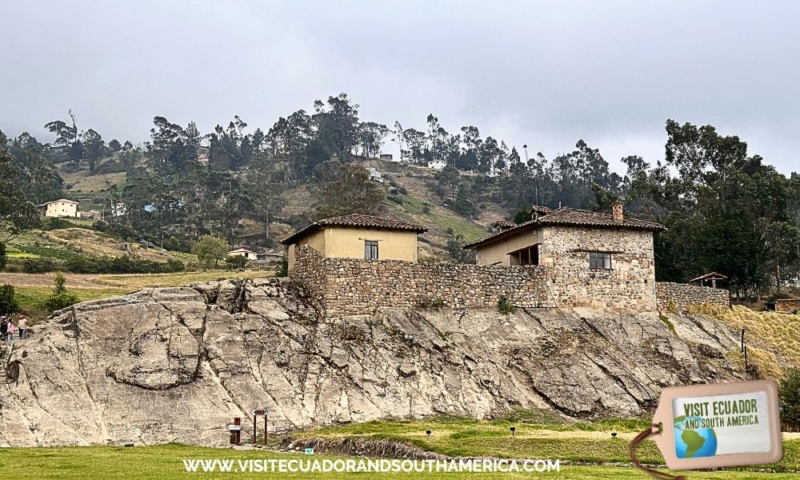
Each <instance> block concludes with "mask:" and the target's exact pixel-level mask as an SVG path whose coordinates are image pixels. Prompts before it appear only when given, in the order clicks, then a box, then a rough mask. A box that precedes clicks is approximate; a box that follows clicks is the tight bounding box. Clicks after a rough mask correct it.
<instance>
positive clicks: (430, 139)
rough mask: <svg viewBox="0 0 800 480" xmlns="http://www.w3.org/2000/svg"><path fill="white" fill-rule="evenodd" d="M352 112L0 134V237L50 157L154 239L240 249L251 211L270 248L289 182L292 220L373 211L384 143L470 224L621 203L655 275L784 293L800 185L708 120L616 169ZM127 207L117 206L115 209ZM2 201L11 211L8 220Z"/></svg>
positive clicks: (322, 108)
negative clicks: (126, 137) (374, 176)
mask: <svg viewBox="0 0 800 480" xmlns="http://www.w3.org/2000/svg"><path fill="white" fill-rule="evenodd" d="M359 108H360V107H359V105H357V104H356V103H354V102H353V100H352V99H351V98H350V97H349V96H348V95H347V94H344V93H342V94H339V95H337V96H331V97H329V98H328V99H327V100H326V101H321V100H317V101H315V102H314V103H313V111H312V112H306V111H305V110H302V109H301V110H297V111H296V112H294V113H291V114H289V115H287V116H286V117H280V118H278V119H277V120H276V121H275V122H274V124H273V125H272V126H271V127H270V128H268V129H265V130H262V129H260V128H255V129H252V128H250V127H249V125H248V124H247V123H246V122H245V121H244V120H243V119H241V118H240V117H238V116H236V117H234V119H233V120H232V121H230V122H228V123H227V125H217V126H216V127H215V128H214V129H213V131H211V132H208V133H205V134H203V133H201V132H200V131H199V129H198V127H197V125H196V124H195V123H193V122H190V123H188V124H187V125H185V126H182V125H178V124H175V123H172V122H170V121H169V120H168V119H166V118H164V117H160V116H157V117H155V118H154V119H153V126H152V128H151V130H150V140H149V141H148V142H145V143H144V144H143V145H141V146H134V145H133V144H132V142H130V141H124V142H120V141H118V140H116V139H114V140H111V141H109V142H108V143H106V142H105V140H104V139H103V137H102V136H101V134H100V133H99V129H97V130H95V129H92V128H89V129H86V130H82V129H81V128H79V127H78V123H77V120H76V118H75V116H74V115H73V114H72V112H69V115H68V117H69V118H68V119H67V120H55V121H52V122H49V123H47V124H46V125H45V127H46V128H47V129H48V130H49V131H51V132H52V133H53V134H54V135H55V140H54V141H53V142H52V143H50V144H42V143H40V142H38V141H37V140H36V139H35V138H33V137H32V136H30V135H28V134H26V133H24V134H22V135H20V136H19V137H17V138H14V139H6V137H5V136H0V154H2V155H3V158H2V159H0V160H2V161H0V175H2V179H3V180H2V182H3V183H0V189H1V190H0V195H2V199H1V200H2V201H3V202H6V203H5V205H6V206H5V207H4V204H3V203H0V215H1V216H0V219H2V222H3V229H4V232H8V233H9V234H13V232H15V231H19V230H20V229H24V228H30V226H31V225H34V224H35V223H36V221H37V220H36V215H35V209H32V208H30V207H31V206H32V205H35V204H37V203H41V202H43V201H46V200H52V199H55V198H58V197H59V196H62V195H63V180H62V179H61V177H59V175H58V173H57V171H56V169H55V166H54V165H57V164H64V166H63V167H62V168H67V169H74V170H76V169H88V170H89V171H90V172H92V173H112V172H125V173H126V174H127V176H126V178H127V180H126V183H125V185H124V187H122V188H118V187H117V186H116V185H111V186H110V187H109V188H107V189H106V190H105V191H104V192H103V193H102V195H103V203H104V204H105V205H106V209H107V212H109V215H108V216H107V218H109V219H110V221H111V222H112V223H115V224H119V225H120V228H122V227H124V228H128V229H130V231H131V232H135V233H136V234H137V235H142V236H144V238H149V239H151V240H152V241H154V242H156V243H158V244H160V245H162V246H168V247H170V248H175V249H184V250H188V249H191V248H192V245H193V244H194V243H196V242H197V241H198V240H199V239H200V238H201V237H203V236H204V235H215V236H219V237H222V238H224V239H225V240H226V241H227V242H229V243H230V244H235V243H237V239H239V238H240V236H241V233H242V221H243V220H245V219H250V220H252V221H255V222H258V223H259V224H261V225H263V236H262V238H261V239H254V238H251V239H249V240H248V241H249V242H251V243H253V244H257V245H273V244H274V240H273V239H272V238H270V229H269V225H270V224H271V223H273V222H274V220H275V219H276V218H281V217H282V210H283V208H284V206H285V205H286V202H287V201H286V197H285V191H286V189H287V188H293V187H296V186H299V185H307V186H308V187H309V188H310V189H311V191H312V192H313V193H314V205H313V208H312V210H311V212H310V218H306V217H300V218H294V219H286V218H282V219H283V220H285V221H286V220H291V222H290V223H292V224H293V225H294V226H295V227H297V226H300V225H301V224H302V223H303V222H306V221H308V220H309V219H313V218H321V217H323V216H329V215H338V214H344V213H351V212H354V211H359V212H362V213H381V211H382V210H383V209H384V208H385V206H386V203H385V199H386V190H385V189H384V188H382V187H378V186H377V185H376V184H375V183H374V182H371V181H370V179H369V175H368V174H367V172H366V171H365V170H363V168H360V167H358V166H357V164H354V163H353V162H354V161H356V160H359V159H361V158H370V157H375V156H376V155H377V154H378V153H380V151H381V149H382V147H383V146H384V145H385V142H386V141H387V140H388V139H389V138H390V137H391V141H392V142H395V143H396V144H397V146H398V148H399V150H400V152H401V154H400V155H401V160H402V161H404V162H409V163H413V164H417V165H426V164H428V163H429V162H441V164H443V165H445V167H444V168H443V169H442V170H441V171H439V172H438V173H437V174H436V176H435V179H434V181H433V182H432V183H431V185H430V187H431V188H432V189H434V190H435V191H436V192H437V193H438V195H439V197H440V198H441V201H442V204H443V205H446V206H447V207H448V208H451V209H453V210H455V211H456V212H458V213H460V214H462V215H464V216H466V217H474V216H476V215H477V214H478V212H479V211H480V209H481V208H482V207H485V206H486V204H488V203H490V202H492V203H497V204H499V205H501V206H502V207H503V208H504V209H505V210H506V211H507V213H508V218H509V219H513V220H514V221H516V222H524V221H526V220H528V219H529V216H528V213H527V212H528V210H529V207H530V206H531V205H544V206H548V207H550V208H558V207H559V206H569V207H576V208H587V209H594V210H598V211H608V210H609V209H610V205H611V203H612V202H613V201H615V200H618V199H621V200H624V201H625V203H626V211H627V212H628V214H629V215H633V216H636V217H638V218H642V219H647V220H652V221H657V222H660V223H663V224H664V225H666V226H667V230H666V231H665V232H663V233H660V234H658V235H657V236H656V244H655V248H656V263H657V275H658V279H659V280H672V281H687V280H689V279H691V278H693V277H694V276H697V275H699V274H702V273H706V272H709V271H717V272H719V273H722V274H725V275H727V276H728V277H730V287H731V288H732V290H733V291H734V292H736V293H737V294H740V295H742V296H761V295H765V294H768V293H777V294H780V293H782V292H783V291H785V289H786V287H787V286H790V285H793V284H794V282H796V279H797V278H798V276H799V275H800V230H798V229H799V228H800V204H799V203H798V199H800V179H798V176H797V174H795V173H793V174H791V175H790V176H788V177H787V176H785V175H783V174H781V173H779V172H777V171H776V170H775V168H774V167H772V166H770V165H768V164H766V163H765V162H764V160H763V159H762V158H761V157H759V156H758V155H750V154H749V153H748V151H747V144H746V143H745V142H744V141H742V140H741V139H739V138H738V137H736V136H724V135H721V134H719V133H718V132H717V131H716V129H715V128H714V127H713V126H710V125H709V126H695V125H692V124H689V123H686V124H679V123H678V122H676V121H674V120H668V121H667V122H666V137H667V140H666V143H665V154H664V158H663V160H658V161H656V162H655V163H651V162H648V161H646V160H645V159H643V158H641V157H639V156H635V155H632V156H628V157H625V158H622V159H621V162H622V163H623V164H624V166H625V169H626V172H625V174H624V175H620V174H617V173H616V172H614V171H613V170H612V169H611V168H610V165H609V163H608V161H606V159H605V158H603V156H602V154H601V153H600V151H599V150H598V149H596V148H592V147H591V146H589V145H588V144H587V143H586V142H585V141H583V140H579V141H577V142H576V144H575V148H574V149H573V150H572V151H568V152H565V153H561V154H558V155H556V156H554V157H552V158H547V157H546V156H545V155H543V154H542V153H540V152H537V153H532V152H531V153H529V149H528V146H527V145H522V147H521V150H517V148H516V147H515V146H511V147H510V148H509V146H508V145H507V144H506V143H505V142H504V141H502V140H499V139H495V138H493V137H491V136H485V137H484V136H482V135H481V132H480V130H479V129H478V127H476V126H464V127H462V128H461V129H460V130H458V131H457V132H454V133H451V132H448V131H447V130H446V129H445V128H444V127H443V125H442V124H441V123H440V121H439V119H438V118H437V117H436V116H435V115H433V114H430V115H428V116H427V119H426V122H425V127H424V128H422V129H420V130H417V129H415V128H404V127H403V126H402V125H401V124H400V123H399V122H395V123H394V125H393V128H389V127H387V126H386V125H382V124H380V123H377V122H372V121H362V120H361V119H360V117H359ZM19 185H25V186H26V188H25V189H20V188H19ZM15 188H16V190H15ZM393 197H394V196H390V198H393ZM6 199H8V200H6ZM20 199H24V201H25V202H28V203H24V202H23V203H20ZM121 204H124V213H125V214H124V215H121V216H119V217H114V216H112V215H110V214H111V212H112V209H113V206H115V205H121ZM10 205H15V206H17V205H19V206H20V208H17V209H13V214H12V213H11V212H12V209H11V208H10ZM450 247H452V245H448V250H451V249H452V248H450Z"/></svg>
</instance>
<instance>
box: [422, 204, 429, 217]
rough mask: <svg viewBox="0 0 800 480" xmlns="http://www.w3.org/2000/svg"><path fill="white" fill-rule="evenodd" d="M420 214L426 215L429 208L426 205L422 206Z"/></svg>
mask: <svg viewBox="0 0 800 480" xmlns="http://www.w3.org/2000/svg"><path fill="white" fill-rule="evenodd" d="M422 213H424V214H426V215H427V214H429V213H431V207H429V206H428V205H423V206H422Z"/></svg>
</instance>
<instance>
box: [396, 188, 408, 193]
mask: <svg viewBox="0 0 800 480" xmlns="http://www.w3.org/2000/svg"><path fill="white" fill-rule="evenodd" d="M397 191H398V192H399V193H400V195H408V190H406V187H397Z"/></svg>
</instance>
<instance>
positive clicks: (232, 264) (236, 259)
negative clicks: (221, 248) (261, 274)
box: [225, 255, 247, 270]
mask: <svg viewBox="0 0 800 480" xmlns="http://www.w3.org/2000/svg"><path fill="white" fill-rule="evenodd" d="M225 265H227V267H228V270H233V269H238V268H244V267H246V266H247V258H245V257H244V256H242V255H235V256H231V255H228V256H227V257H226V258H225Z"/></svg>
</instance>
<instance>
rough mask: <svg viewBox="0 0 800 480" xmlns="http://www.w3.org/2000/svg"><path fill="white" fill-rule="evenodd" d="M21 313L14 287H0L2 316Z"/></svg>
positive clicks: (0, 312) (0, 310)
mask: <svg viewBox="0 0 800 480" xmlns="http://www.w3.org/2000/svg"><path fill="white" fill-rule="evenodd" d="M16 312H19V303H17V300H16V298H14V287H12V286H11V285H8V284H6V285H3V286H2V287H0V315H9V314H11V313H16Z"/></svg>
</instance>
